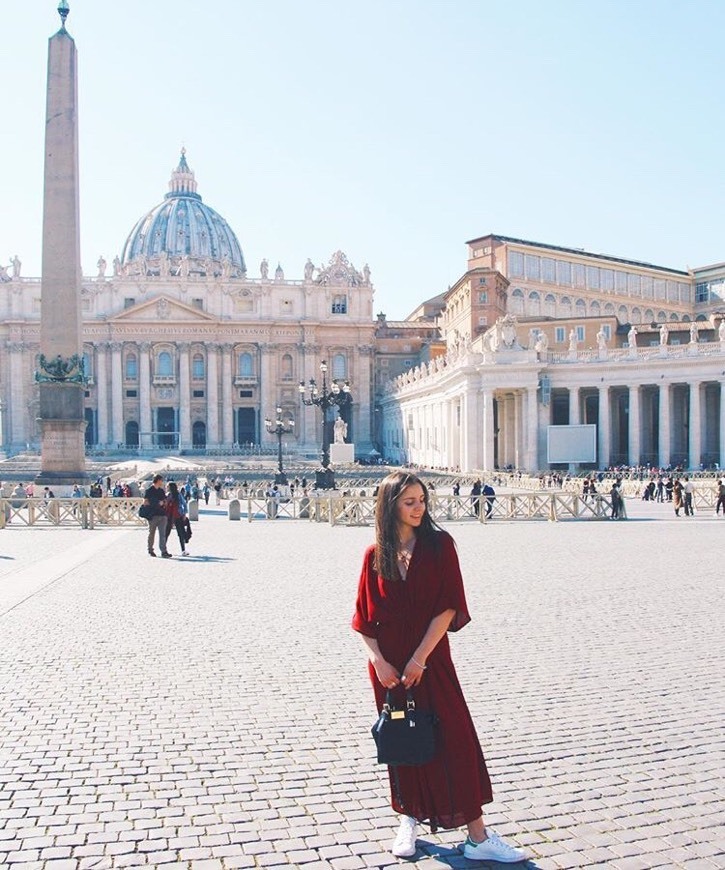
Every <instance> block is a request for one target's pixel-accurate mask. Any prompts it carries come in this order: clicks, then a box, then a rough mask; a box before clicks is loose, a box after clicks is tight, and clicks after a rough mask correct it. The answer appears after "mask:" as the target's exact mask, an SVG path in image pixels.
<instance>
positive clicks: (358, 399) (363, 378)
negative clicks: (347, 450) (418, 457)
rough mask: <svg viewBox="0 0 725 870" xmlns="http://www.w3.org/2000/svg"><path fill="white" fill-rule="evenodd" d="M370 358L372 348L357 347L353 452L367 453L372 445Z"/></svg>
mask: <svg viewBox="0 0 725 870" xmlns="http://www.w3.org/2000/svg"><path fill="white" fill-rule="evenodd" d="M372 358H373V348H372V347H370V346H369V345H363V346H361V347H360V348H358V355H357V359H356V366H355V369H354V371H355V377H354V380H352V383H351V387H350V388H351V390H352V397H353V414H354V420H355V425H354V426H353V430H352V436H353V438H352V440H353V442H354V444H355V452H356V453H357V454H358V455H359V454H363V455H366V454H368V453H369V452H370V451H371V450H372V447H373V442H372V439H371V436H370V432H371V429H370V424H371V418H372V412H373V393H372ZM438 446H439V447H440V445H438Z"/></svg>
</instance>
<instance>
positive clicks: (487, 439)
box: [481, 387, 496, 471]
mask: <svg viewBox="0 0 725 870" xmlns="http://www.w3.org/2000/svg"><path fill="white" fill-rule="evenodd" d="M481 411H482V418H483V419H482V426H481V431H482V436H483V456H482V457H481V465H482V467H483V469H484V471H493V470H494V450H493V444H494V438H495V437H496V436H495V433H494V431H493V390H492V389H490V388H488V387H487V388H485V389H484V390H483V393H482V394H481Z"/></svg>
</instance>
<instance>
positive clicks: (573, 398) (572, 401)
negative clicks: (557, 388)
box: [569, 387, 581, 426]
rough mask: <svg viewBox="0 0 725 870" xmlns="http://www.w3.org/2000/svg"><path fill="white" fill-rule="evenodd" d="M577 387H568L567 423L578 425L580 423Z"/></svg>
mask: <svg viewBox="0 0 725 870" xmlns="http://www.w3.org/2000/svg"><path fill="white" fill-rule="evenodd" d="M579 408H580V404H579V387H569V425H570V426H578V425H579V423H581V414H580V411H579Z"/></svg>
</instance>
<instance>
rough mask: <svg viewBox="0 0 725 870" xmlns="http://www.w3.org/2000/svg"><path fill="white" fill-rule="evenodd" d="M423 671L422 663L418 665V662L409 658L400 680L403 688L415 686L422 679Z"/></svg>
mask: <svg viewBox="0 0 725 870" xmlns="http://www.w3.org/2000/svg"><path fill="white" fill-rule="evenodd" d="M423 671H425V668H424V667H423V665H419V664H418V662H416V661H414V660H413V659H411V660H410V661H409V662H408V664H407V665H406V666H405V671H404V672H403V679H402V682H403V685H404V686H405V688H406V689H412V688H413V686H417V685H418V683H419V682H420V681H421V680H422V679H423Z"/></svg>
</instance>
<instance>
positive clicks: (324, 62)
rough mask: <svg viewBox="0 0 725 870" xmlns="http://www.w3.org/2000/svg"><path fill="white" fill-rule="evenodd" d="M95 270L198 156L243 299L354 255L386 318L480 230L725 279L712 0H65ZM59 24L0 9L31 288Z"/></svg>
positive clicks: (13, 186)
mask: <svg viewBox="0 0 725 870" xmlns="http://www.w3.org/2000/svg"><path fill="white" fill-rule="evenodd" d="M70 5H71V15H70V18H69V19H68V29H69V31H70V32H71V34H72V35H73V36H74V38H75V40H76V44H77V47H78V50H79V53H80V76H81V79H80V134H81V135H80V141H81V209H82V238H81V245H82V256H83V267H84V272H85V273H86V274H94V273H95V263H96V260H97V259H98V256H99V254H103V255H104V256H105V258H106V259H107V260H108V262H109V263H110V262H111V260H112V258H113V256H114V255H115V254H116V253H119V252H120V250H121V247H122V245H123V242H124V240H125V238H126V236H127V234H128V233H129V231H130V230H131V228H132V226H133V224H134V223H135V221H136V220H137V219H138V218H139V217H140V216H141V215H142V214H144V213H145V212H146V211H147V210H148V209H150V208H151V207H152V206H153V205H155V204H156V203H157V202H159V201H160V200H161V199H162V198H163V195H164V193H165V192H166V190H167V183H168V179H169V176H170V173H171V170H172V169H173V167H174V166H175V165H176V163H177V161H178V156H179V149H180V147H181V145H182V144H184V145H185V146H186V148H187V151H188V155H187V156H188V160H189V164H190V165H191V167H192V168H193V169H194V171H195V172H196V177H197V181H198V183H199V192H200V193H201V195H202V197H203V198H204V201H205V202H207V203H208V204H209V205H211V206H212V207H213V208H215V209H216V210H217V211H218V212H220V213H221V214H222V215H223V216H224V217H225V218H226V219H227V220H228V221H229V223H230V224H231V226H232V228H233V229H234V231H235V232H236V234H237V236H238V237H239V240H240V242H241V244H242V249H243V250H244V254H245V257H246V260H247V264H248V267H249V272H250V275H252V276H257V275H258V264H259V261H260V260H261V259H262V257H266V258H267V259H268V260H269V261H270V264H272V268H274V267H275V266H276V264H277V262H278V261H279V262H281V264H282V266H283V267H284V269H285V274H286V276H287V277H288V278H300V277H302V267H303V264H304V262H305V260H306V259H307V257H311V258H312V260H313V261H314V262H315V263H319V262H321V261H322V260H327V259H328V258H329V256H330V255H331V254H332V253H333V251H335V250H337V249H338V248H342V250H344V251H345V252H346V253H347V254H348V256H349V257H350V259H351V261H352V262H353V263H354V264H355V265H356V266H357V268H358V269H360V268H362V266H363V264H364V263H365V262H368V263H369V264H370V268H371V270H372V278H373V281H374V283H375V286H376V295H375V303H374V306H375V311H376V312H377V311H379V310H383V311H385V312H386V313H387V315H388V317H389V318H391V319H396V318H401V317H404V316H405V315H406V314H408V313H409V312H410V311H411V310H412V309H413V308H414V307H415V305H416V304H417V303H418V302H419V301H421V300H423V299H425V298H428V297H430V296H434V295H435V294H437V293H440V292H441V291H443V290H445V289H446V287H447V286H448V285H449V284H450V283H452V282H453V281H455V280H456V279H457V278H458V277H459V276H460V275H461V273H462V272H463V271H464V270H465V258H466V249H465V246H464V242H465V241H466V240H467V239H470V238H475V237H476V236H480V235H483V234H485V233H488V232H492V231H494V232H498V233H502V234H505V235H513V236H519V237H522V238H527V239H533V240H536V241H542V242H549V243H553V244H557V245H563V246H571V247H581V248H586V249H588V250H592V251H599V252H604V253H609V254H614V255H617V256H620V257H630V258H635V259H641V260H647V261H650V262H654V263H657V264H661V265H667V266H673V267H676V268H686V267H687V266H700V265H705V264H707V263H713V262H718V261H722V260H725V234H724V233H723V219H722V215H723V203H725V190H724V187H725V181H724V178H725V170H724V168H723V167H724V166H725V161H724V159H723V147H722V143H723V140H724V138H725V137H724V135H723V132H724V127H725V124H724V113H725V103H724V101H723V98H722V82H723V72H722V70H723V58H724V56H725V51H724V50H723V38H724V37H723V34H725V3H724V2H722V0H692V2H687V3H685V2H672V0H640V2H638V0H621V2H620V0H610V2H607V0H603V2H594V0H581V2H563V0H561V2H558V0H552V2H543V0H497V2H491V0H477V2H476V0H418V2H412V0H364V2H362V0H355V2H352V0H350V2H347V0H307V2H303V0H208V2H206V3H204V2H191V0H124V2H123V3H116V2H111V0H70ZM56 6H57V2H54V0H3V3H2V10H1V12H0V19H1V22H2V34H3V37H2V50H1V52H0V82H2V93H3V99H2V115H3V118H2V122H0V166H1V167H2V193H1V196H2V209H1V210H0V261H1V262H3V263H8V261H9V258H10V256H11V255H13V254H16V253H17V254H18V255H19V256H20V259H21V260H22V261H23V274H25V275H39V273H40V246H41V228H40V227H41V216H42V171H43V125H44V100H45V94H44V89H45V73H46V52H47V38H48V37H49V36H50V35H51V34H52V33H54V32H55V30H57V28H58V25H59V18H58V15H57V13H56V11H55V7H56Z"/></svg>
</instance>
